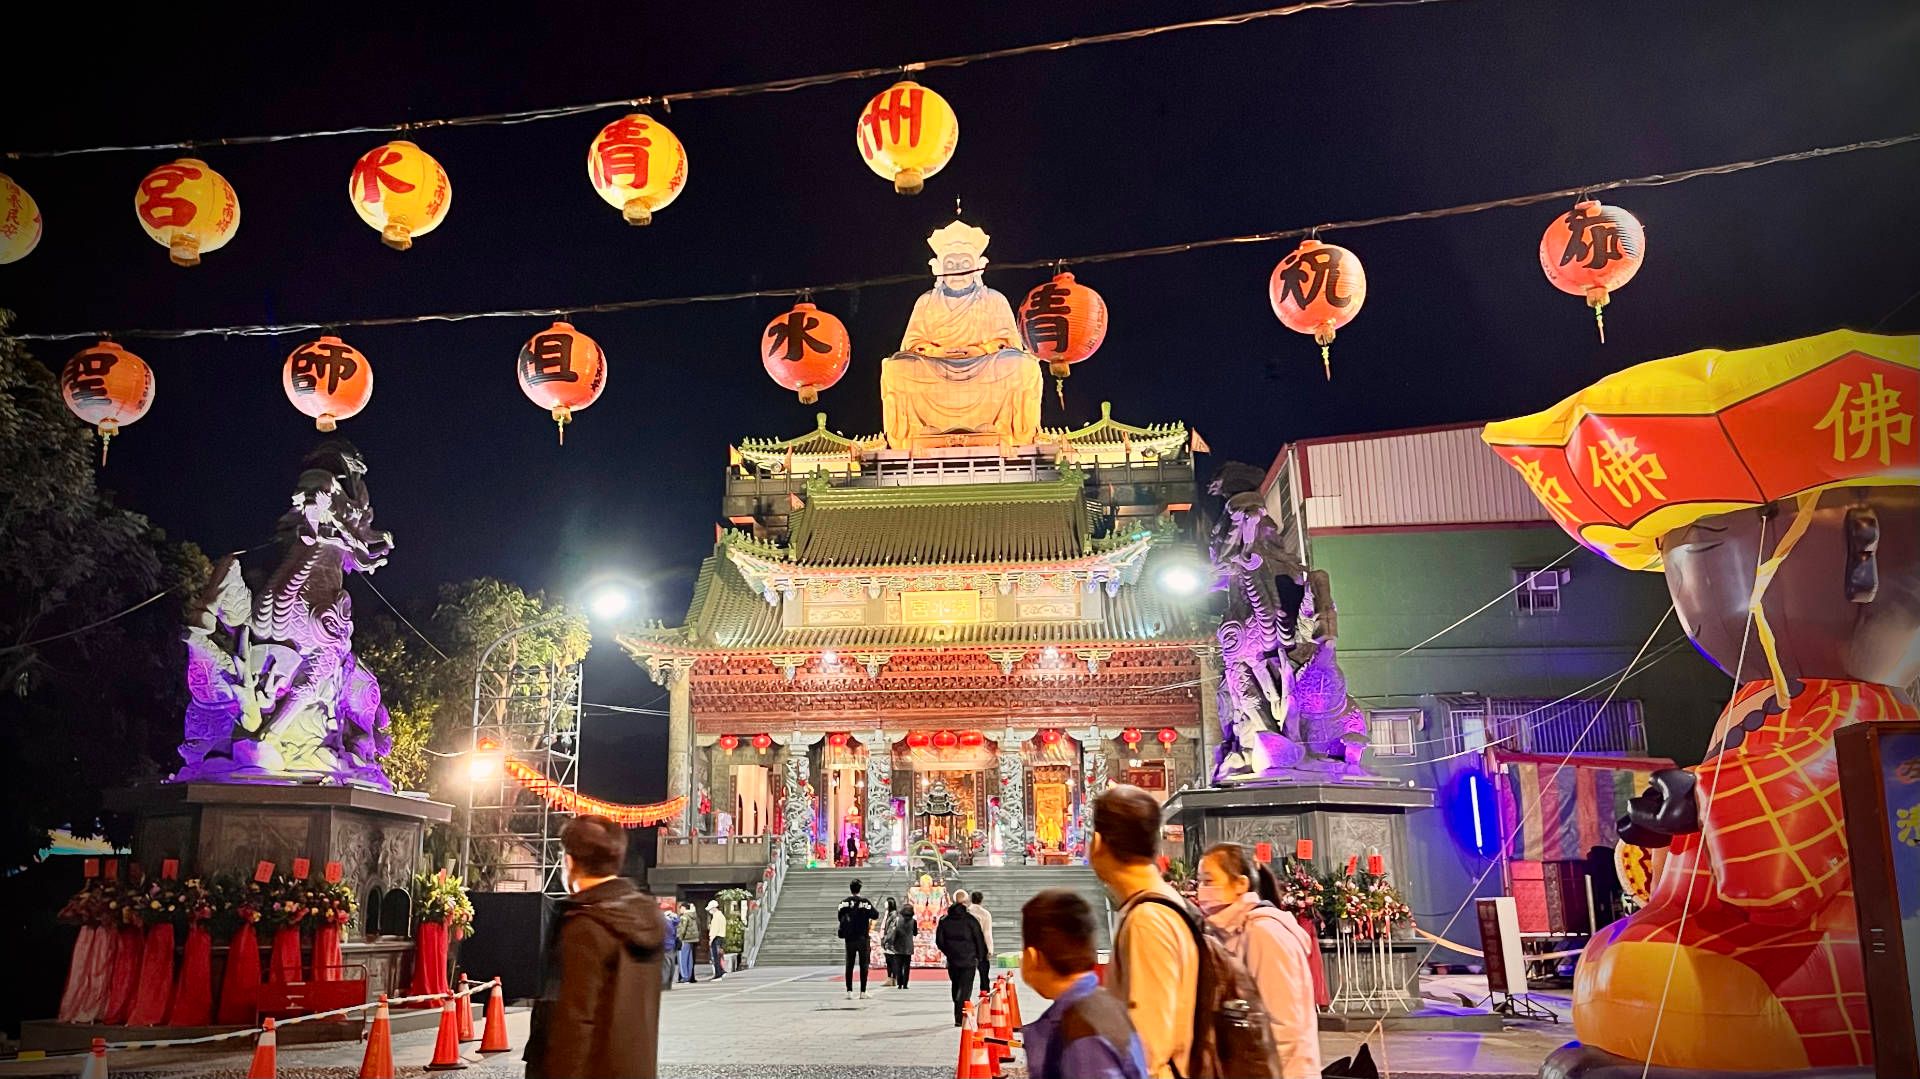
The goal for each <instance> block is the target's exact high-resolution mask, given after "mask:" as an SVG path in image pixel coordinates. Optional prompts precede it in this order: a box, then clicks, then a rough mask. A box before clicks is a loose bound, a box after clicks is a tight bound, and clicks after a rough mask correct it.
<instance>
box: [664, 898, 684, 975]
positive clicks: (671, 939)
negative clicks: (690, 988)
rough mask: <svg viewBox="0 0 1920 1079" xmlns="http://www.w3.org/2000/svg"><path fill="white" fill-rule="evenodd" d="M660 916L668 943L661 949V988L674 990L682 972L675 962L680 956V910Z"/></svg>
mask: <svg viewBox="0 0 1920 1079" xmlns="http://www.w3.org/2000/svg"><path fill="white" fill-rule="evenodd" d="M660 914H661V917H662V918H664V919H665V921H666V926H667V935H666V943H664V944H663V945H661V948H660V957H661V963H660V988H662V989H672V988H673V983H674V982H675V981H676V980H677V979H676V978H675V975H676V974H678V973H679V972H680V964H679V963H677V962H675V961H674V960H675V959H676V958H678V956H679V955H680V908H678V907H675V908H674V909H672V910H663V911H661V912H660Z"/></svg>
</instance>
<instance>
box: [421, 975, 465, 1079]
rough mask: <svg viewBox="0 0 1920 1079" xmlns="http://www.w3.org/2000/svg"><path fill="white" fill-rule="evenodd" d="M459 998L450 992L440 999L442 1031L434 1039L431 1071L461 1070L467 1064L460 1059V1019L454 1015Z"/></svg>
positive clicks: (429, 1065) (429, 1062)
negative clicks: (455, 1004) (454, 1003)
mask: <svg viewBox="0 0 1920 1079" xmlns="http://www.w3.org/2000/svg"><path fill="white" fill-rule="evenodd" d="M459 999H461V998H459V997H455V996H453V995H451V994H449V995H448V996H446V997H445V998H443V999H442V1000H441V1001H440V1033H439V1036H438V1037H436V1038H434V1040H433V1059H432V1060H429V1061H427V1070H428V1071H430V1072H450V1071H459V1070H460V1069H462V1068H464V1067H466V1066H467V1062H466V1061H464V1060H461V1059H460V1032H459V1030H458V1025H459V1020H457V1019H455V1018H454V1016H453V1012H454V1007H453V1002H454V1001H456V1000H459Z"/></svg>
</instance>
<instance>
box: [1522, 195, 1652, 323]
mask: <svg viewBox="0 0 1920 1079" xmlns="http://www.w3.org/2000/svg"><path fill="white" fill-rule="evenodd" d="M1646 253H1647V234H1646V230H1645V229H1642V228H1641V227H1640V222H1639V220H1638V219H1637V218H1635V217H1634V216H1633V215H1632V214H1630V213H1628V212H1627V211H1625V210H1622V209H1621V208H1620V207H1618V206H1608V205H1606V204H1604V203H1601V202H1596V201H1594V200H1592V199H1588V200H1586V201H1584V202H1577V203H1575V204H1574V206H1573V209H1571V210H1568V211H1567V212H1566V213H1564V214H1561V215H1560V216H1559V217H1556V218H1554V219H1553V222H1552V224H1549V225H1548V226H1547V231H1546V233H1545V234H1544V235H1542V236H1541V237H1540V269H1541V270H1542V271H1543V272H1545V273H1546V275H1547V280H1548V281H1551V282H1553V287H1554V288H1557V289H1559V290H1560V291H1561V292H1565V293H1567V294H1569V295H1573V296H1585V297H1586V298H1587V306H1588V307H1591V308H1593V322H1594V325H1595V326H1597V327H1598V328H1599V330H1600V343H1601V344H1605V343H1606V340H1607V323H1606V318H1605V317H1604V316H1603V315H1602V314H1601V313H1600V311H1601V308H1604V307H1606V306H1607V298H1608V295H1609V294H1610V293H1611V292H1612V291H1613V290H1614V289H1617V288H1619V287H1621V286H1622V285H1625V284H1626V283H1627V282H1629V281H1631V280H1633V275H1634V274H1636V273H1639V272H1640V260H1641V259H1642V258H1644V257H1645V256H1646Z"/></svg>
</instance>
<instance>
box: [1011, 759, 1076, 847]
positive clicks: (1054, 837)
mask: <svg viewBox="0 0 1920 1079" xmlns="http://www.w3.org/2000/svg"><path fill="white" fill-rule="evenodd" d="M1020 752H1021V753H1022V754H1024V755H1025V756H1026V758H1027V807H1028V810H1029V812H1030V813H1031V814H1032V832H1031V834H1032V836H1033V857H1034V859H1035V860H1036V861H1038V862H1039V863H1040V864H1041V865H1069V864H1072V863H1074V862H1078V861H1082V860H1084V859H1085V858H1086V850H1085V846H1084V844H1082V843H1081V840H1080V834H1079V833H1080V829H1079V826H1078V825H1079V818H1080V810H1081V801H1082V799H1081V782H1080V756H1081V746H1080V743H1079V741H1078V740H1077V739H1075V738H1074V737H1073V736H1072V735H1070V734H1068V733H1066V732H1065V731H1061V730H1044V731H1041V732H1039V733H1038V734H1035V735H1034V736H1033V737H1032V738H1029V739H1027V740H1026V741H1025V742H1023V743H1022V744H1021V746H1020Z"/></svg>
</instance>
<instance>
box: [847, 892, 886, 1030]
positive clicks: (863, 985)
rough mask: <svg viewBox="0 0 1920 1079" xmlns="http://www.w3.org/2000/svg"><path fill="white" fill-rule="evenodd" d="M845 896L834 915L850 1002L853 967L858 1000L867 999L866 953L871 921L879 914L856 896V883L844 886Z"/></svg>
mask: <svg viewBox="0 0 1920 1079" xmlns="http://www.w3.org/2000/svg"><path fill="white" fill-rule="evenodd" d="M847 892H848V895H847V897H846V898H845V899H842V900H841V901H840V910H839V912H838V917H839V922H840V928H839V931H838V935H839V937H840V941H841V943H842V944H844V945H845V951H846V956H847V999H848V1000H852V999H853V968H854V964H856V963H858V964H859V966H860V999H862V1000H865V999H866V997H867V963H868V953H869V952H871V951H872V948H873V939H872V938H873V933H872V926H873V920H874V919H875V918H878V917H879V916H880V912H879V911H877V910H875V909H873V903H872V902H870V901H869V900H868V899H867V897H866V896H864V895H861V894H860V882H859V880H857V879H856V880H855V881H854V882H853V883H852V884H850V885H848V886H847Z"/></svg>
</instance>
